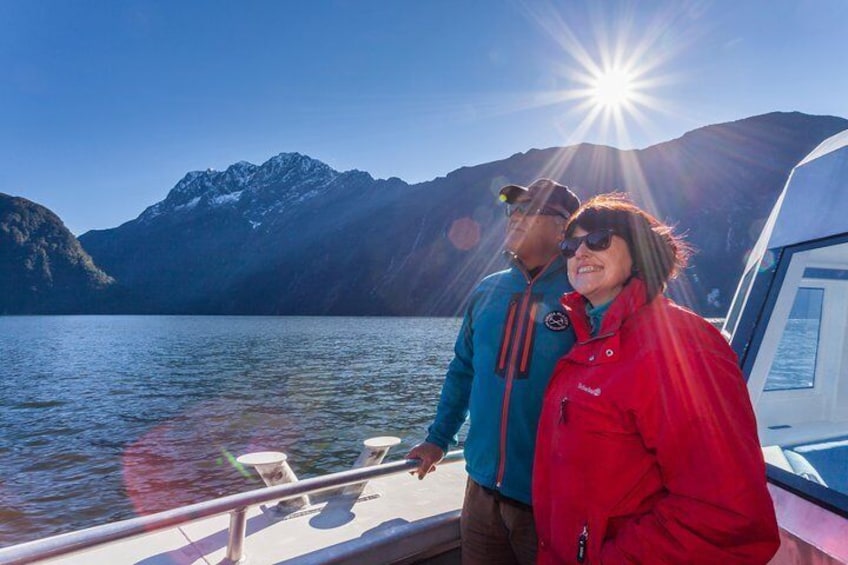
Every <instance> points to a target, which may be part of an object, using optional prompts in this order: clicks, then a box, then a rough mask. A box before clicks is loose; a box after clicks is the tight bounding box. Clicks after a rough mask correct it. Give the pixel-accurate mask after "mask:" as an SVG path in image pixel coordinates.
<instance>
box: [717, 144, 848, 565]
mask: <svg viewBox="0 0 848 565" xmlns="http://www.w3.org/2000/svg"><path fill="white" fill-rule="evenodd" d="M724 330H725V332H726V333H727V334H728V335H730V336H732V339H731V344H732V346H733V348H734V350H735V351H736V352H737V354H738V355H739V359H740V363H741V365H742V368H743V371H744V372H745V374H746V376H747V378H748V390H749V393H750V395H751V401H752V403H753V405H754V409H755V412H756V414H757V423H758V429H759V436H760V442H761V444H762V447H763V454H764V456H765V459H766V462H767V464H768V465H767V466H768V476H769V483H770V489H771V491H772V495H773V496H774V498H775V506H776V509H777V513H778V521H779V522H780V525H781V537H782V546H781V550H780V552H779V553H778V556H777V557H776V558H775V561H774V562H775V563H784V562H785V563H789V562H791V563H809V562H815V563H819V562H821V563H831V562H834V563H836V562H848V131H845V132H842V133H840V134H837V135H836V136H834V137H831V138H830V139H828V140H826V141H825V142H823V143H822V144H821V145H820V146H819V147H818V148H816V149H815V150H814V151H813V152H812V153H811V154H810V155H808V156H807V157H806V158H805V159H804V160H803V161H801V163H799V164H798V166H796V167H795V169H794V170H793V171H792V174H791V175H790V177H789V180H788V181H787V183H786V186H785V188H784V190H783V193H782V194H781V196H780V197H779V199H778V201H777V203H776V205H775V207H774V209H773V210H772V213H771V215H770V216H769V219H768V221H767V222H766V225H765V228H764V229H763V232H762V234H761V236H760V239H759V240H758V242H757V244H756V246H755V248H754V250H753V251H752V253H751V255H750V259H749V260H748V264H747V266H746V269H745V273H744V276H743V277H742V280H741V282H740V284H739V288H738V289H737V292H736V296H735V298H734V301H733V304H732V305H731V308H730V312H729V314H728V317H727V320H726V322H725V326H724Z"/></svg>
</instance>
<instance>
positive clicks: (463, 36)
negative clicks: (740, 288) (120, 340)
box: [0, 0, 848, 235]
mask: <svg viewBox="0 0 848 565" xmlns="http://www.w3.org/2000/svg"><path fill="white" fill-rule="evenodd" d="M846 30H848V2H846V1H845V0H809V1H788V0H769V1H766V0H743V1H740V0H732V1H727V0H715V1H687V0H674V1H668V2H663V1H660V0H656V1H637V2H624V1H611V0H598V1H591V2H590V1H586V2H579V1H576V0H570V1H567V2H566V1H561V2H542V1H519V0H512V1H510V0H486V1H483V0H465V1H463V0H417V1H402V0H394V1H390V0H384V1H374V0H358V1H353V0H349V1H344V2H342V1H329V0H303V1H295V0H289V1H283V0H280V1H273V2H272V1H250V0H243V1H226V2H224V1H212V0H208V1H199V0H198V1H175V0H162V1H141V0H137V1H132V0H127V1H113V0H97V1H95V0H89V1H84V0H76V1H73V2H70V1H59V0H56V1H46V0H0V68H2V69H3V72H2V78H0V192H6V193H9V194H13V195H17V196H23V197H25V198H29V199H31V200H33V201H36V202H38V203H40V204H43V205H45V206H47V207H48V208H50V209H52V210H53V211H54V212H56V213H57V214H58V215H59V216H60V217H61V218H62V219H63V220H64V221H65V223H66V225H67V226H68V227H69V228H70V229H71V231H72V232H74V233H75V234H78V235H79V234H81V233H83V232H85V231H87V230H89V229H102V228H110V227H115V226H117V225H119V224H121V223H123V222H125V221H128V220H131V219H133V218H135V217H136V216H137V215H138V214H139V213H141V211H142V210H143V209H144V208H146V207H147V206H149V205H151V204H154V203H155V202H157V201H159V200H162V199H163V198H164V197H165V196H166V194H167V192H168V191H169V190H170V189H171V188H172V187H173V186H174V184H175V183H176V182H177V181H178V180H179V179H180V178H182V176H183V175H184V174H185V173H186V172H188V171H191V170H199V169H206V168H214V169H224V168H226V167H227V166H228V165H230V164H232V163H234V162H237V161H241V160H245V161H250V162H253V163H257V164H260V163H262V162H264V161H265V160H267V159H268V158H270V157H272V156H273V155H276V154H277V153H280V152H289V151H297V152H300V153H304V154H307V155H310V156H311V157H314V158H316V159H320V160H322V161H324V162H326V163H327V164H329V165H330V166H332V167H333V168H336V169H338V170H348V169H353V168H356V169H360V170H364V171H368V172H369V173H371V174H372V175H373V176H375V177H377V178H387V177H391V176H397V177H400V178H402V179H404V180H406V181H407V182H411V183H414V182H420V181H424V180H429V179H432V178H435V177H437V176H443V175H445V174H447V173H448V172H450V171H452V170H454V169H456V168H458V167H461V166H465V165H476V164H480V163H484V162H488V161H493V160H497V159H502V158H505V157H508V156H510V155H512V154H514V153H517V152H523V151H526V150H528V149H530V148H533V147H537V148H544V147H552V146H561V145H569V144H572V143H577V142H582V141H589V142H594V143H603V144H608V145H612V146H615V147H619V148H641V147H647V146H649V145H652V144H655V143H659V142H662V141H667V140H669V139H673V138H675V137H679V136H680V135H682V134H683V133H685V132H686V131H689V130H692V129H695V128H697V127H700V126H704V125H708V124H712V123H719V122H725V121H731V120H736V119H740V118H744V117H748V116H752V115H757V114H762V113H766V112H771V111H778V110H779V111H793V110H798V111H801V112H806V113H809V114H818V115H836V116H842V117H848V73H846V72H845V68H846V67H845V64H844V62H843V61H844V57H845V54H846V53H848V32H846ZM610 68H625V69H627V70H628V72H629V76H630V78H631V90H630V92H631V94H630V95H629V106H628V107H622V108H620V109H619V110H618V114H617V115H618V117H617V119H614V118H608V116H610V115H612V114H609V113H608V112H609V110H604V111H600V112H599V111H598V110H599V107H598V106H597V104H595V103H594V102H593V100H594V98H592V97H591V96H590V95H589V93H588V91H587V85H586V84H584V83H585V82H586V81H587V78H586V77H588V76H591V75H592V70H593V69H594V70H595V74H598V73H599V72H601V71H603V69H610ZM590 82H591V81H590ZM605 116H607V117H605Z"/></svg>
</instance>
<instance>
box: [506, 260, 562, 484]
mask: <svg viewBox="0 0 848 565" xmlns="http://www.w3.org/2000/svg"><path fill="white" fill-rule="evenodd" d="M555 260H556V258H555V257H554V258H552V259H551V260H550V261H548V264H547V265H545V266H544V267H543V268H542V270H541V271H539V273H538V274H537V275H536V276H535V277H533V278H530V276H529V273H528V272H527V271H526V270H524V268H523V267H521V266H520V265H519V266H518V270H520V271H521V272H522V273H523V274H524V278H525V279H526V280H527V288H526V289H524V297H523V298H522V299H521V308H520V309H519V315H518V317H517V318H516V319H515V325H516V328H515V338H514V339H515V340H516V343H515V344H514V347H513V350H512V352H511V353H510V356H509V357H510V361H509V366H508V367H507V369H506V388H505V390H504V398H503V404H502V405H501V437H500V462H499V463H498V475H497V477H496V478H495V486H496V487H497V488H501V484H503V478H504V473H505V472H506V428H507V416H509V398H510V396H511V395H512V381H513V380H514V379H515V364H516V362H517V361H518V351H519V349H520V347H519V345H520V344H519V343H518V338H519V337H521V326H520V322H521V320H523V319H524V315H525V314H526V313H527V304H528V302H529V301H530V296H531V294H532V290H533V283H534V282H536V281H537V280H539V279H540V278H542V275H544V274H545V273H546V272H547V270H548V268H549V267H550V266H551V265H552V264H553V262H554V261H555ZM533 312H534V313H535V310H534V311H533ZM530 329H532V323H531V322H530V321H528V330H527V332H526V333H525V335H524V339H528V338H529V337H530V336H529V333H530Z"/></svg>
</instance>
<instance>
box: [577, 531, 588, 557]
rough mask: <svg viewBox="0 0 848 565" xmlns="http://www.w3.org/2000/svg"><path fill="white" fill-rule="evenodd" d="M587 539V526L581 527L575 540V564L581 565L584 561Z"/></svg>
mask: <svg viewBox="0 0 848 565" xmlns="http://www.w3.org/2000/svg"><path fill="white" fill-rule="evenodd" d="M588 539H589V524H584V525H583V531H582V532H580V537H578V538H577V562H578V563H583V562H584V561H586V542H587V541H588Z"/></svg>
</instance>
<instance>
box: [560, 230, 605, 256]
mask: <svg viewBox="0 0 848 565" xmlns="http://www.w3.org/2000/svg"><path fill="white" fill-rule="evenodd" d="M613 235H615V232H613V231H612V230H611V229H603V230H595V231H592V232H589V233H587V234H586V235H581V236H579V237H566V238H565V239H564V240H562V243H560V244H559V249H560V251H562V255H563V257H565V258H566V259H571V258H572V257H574V256H575V255H576V254H577V250H578V249H580V245H582V244H584V243H585V244H586V247H587V248H588V249H589V250H590V251H603V250H604V249H609V246H610V244H612V236H613Z"/></svg>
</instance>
